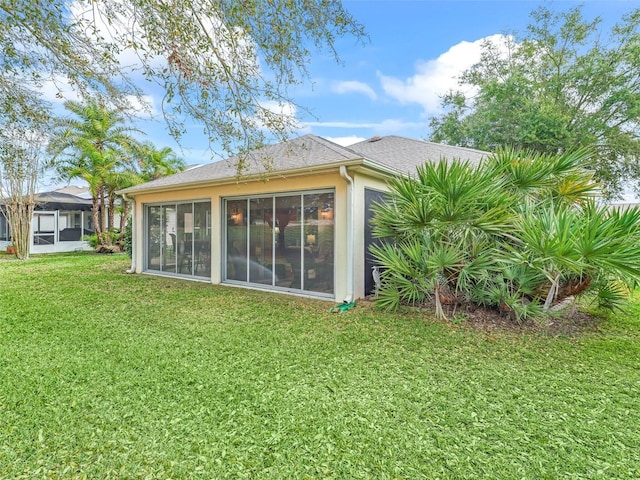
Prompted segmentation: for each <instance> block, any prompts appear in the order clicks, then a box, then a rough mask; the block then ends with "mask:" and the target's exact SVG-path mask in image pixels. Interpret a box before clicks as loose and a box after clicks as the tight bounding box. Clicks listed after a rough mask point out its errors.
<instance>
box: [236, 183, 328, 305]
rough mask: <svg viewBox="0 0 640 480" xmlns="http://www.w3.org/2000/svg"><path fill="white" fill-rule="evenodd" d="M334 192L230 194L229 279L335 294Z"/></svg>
mask: <svg viewBox="0 0 640 480" xmlns="http://www.w3.org/2000/svg"><path fill="white" fill-rule="evenodd" d="M334 196H335V195H334V192H333V191H318V192H304V193H292V194H281V195H267V196H256V197H245V198H233V199H226V200H225V201H224V215H225V218H226V232H225V242H224V247H225V259H226V263H225V265H226V268H225V272H224V280H225V281H227V282H230V283H244V284H253V285H256V286H262V287H271V288H274V289H285V290H294V291H302V292H307V293H313V294H317V295H332V294H333V293H334V260H333V259H334V218H333V214H334Z"/></svg>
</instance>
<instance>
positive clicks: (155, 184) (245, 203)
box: [120, 135, 487, 301]
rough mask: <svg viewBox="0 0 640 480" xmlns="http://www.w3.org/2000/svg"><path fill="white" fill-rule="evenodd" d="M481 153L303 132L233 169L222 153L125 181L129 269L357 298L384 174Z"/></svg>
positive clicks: (366, 288)
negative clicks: (345, 143) (140, 180)
mask: <svg viewBox="0 0 640 480" xmlns="http://www.w3.org/2000/svg"><path fill="white" fill-rule="evenodd" d="M485 155H487V154H486V152H481V151H478V150H472V149H467V148H459V147H451V146H447V145H440V144H435V143H429V142H424V141H421V140H413V139H408V138H402V137H397V136H388V137H382V138H380V137H374V138H372V139H370V140H366V141H364V142H360V143H357V144H355V145H351V146H349V147H342V146H339V145H337V144H335V143H332V142H330V141H328V140H325V139H324V138H321V137H317V136H314V135H305V136H303V137H300V138H296V139H293V140H290V141H288V142H284V143H280V144H277V145H273V146H269V147H265V148H263V149H261V150H258V151H255V152H253V153H252V154H250V155H249V156H248V157H247V158H246V165H247V170H246V171H244V172H243V173H242V175H241V176H238V175H237V172H236V167H235V165H236V159H234V158H232V159H230V160H228V161H221V162H217V163H211V164H207V165H203V166H201V167H198V168H195V169H191V170H188V171H184V172H181V173H178V174H175V175H172V176H169V177H164V178H161V179H158V180H154V181H152V182H148V183H145V184H142V185H137V186H134V187H131V188H127V189H124V190H122V191H121V192H120V193H122V194H124V195H125V196H126V198H127V199H129V200H132V201H133V202H134V208H133V209H132V210H133V215H134V220H133V259H132V271H134V272H143V273H149V274H159V275H170V276H177V277H182V278H190V279H197V280H202V281H208V282H211V283H214V284H219V283H223V284H228V285H237V286H244V287H249V288H259V289H267V290H273V291H278V292H289V293H295V294H301V295H306V296H314V297H319V298H327V299H331V300H335V301H343V300H346V301H350V300H353V299H356V298H361V297H364V296H366V295H367V294H369V293H370V292H371V291H372V289H373V280H372V275H371V274H372V272H371V266H372V261H371V258H369V255H368V246H369V244H370V243H371V242H372V241H373V240H372V236H371V228H370V226H369V221H368V220H369V219H370V217H371V212H370V209H371V206H372V204H373V203H374V202H375V201H378V200H380V199H382V198H383V196H384V192H385V191H387V182H388V180H389V179H390V178H392V177H394V176H397V175H407V174H412V173H414V172H415V170H416V167H417V166H419V165H421V164H424V163H425V162H435V161H439V160H440V159H447V160H452V159H454V158H456V159H457V158H459V159H463V160H469V161H470V162H472V163H477V162H479V161H480V159H481V158H483V157H484V156H485ZM265 163H267V164H270V165H272V167H271V168H270V169H267V170H265V167H264V164H265Z"/></svg>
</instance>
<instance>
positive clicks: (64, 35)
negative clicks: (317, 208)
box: [0, 0, 364, 171]
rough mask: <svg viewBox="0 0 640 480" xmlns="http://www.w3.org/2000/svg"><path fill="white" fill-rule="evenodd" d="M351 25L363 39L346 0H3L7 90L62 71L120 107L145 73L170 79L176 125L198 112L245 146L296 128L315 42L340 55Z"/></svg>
mask: <svg viewBox="0 0 640 480" xmlns="http://www.w3.org/2000/svg"><path fill="white" fill-rule="evenodd" d="M349 34H350V35H353V36H354V37H355V38H356V40H362V39H363V38H364V33H363V28H362V26H361V25H359V24H358V23H357V22H356V21H355V20H354V19H353V18H352V17H351V15H350V14H349V13H348V12H347V11H346V10H345V9H344V8H343V7H342V5H341V2H339V1H338V0H310V1H305V2H291V1H288V0H270V1H263V0H246V1H242V2H235V1H231V2H229V1H222V0H202V1H193V0H170V1H159V0H101V1H93V0H75V1H71V0H0V68H1V69H2V70H3V75H2V76H1V77H0V95H4V96H8V95H10V94H11V92H13V91H14V89H15V87H16V85H19V86H22V87H23V88H25V89H26V90H27V91H30V92H34V91H37V90H38V88H40V86H41V85H42V83H43V82H45V81H54V82H55V81H58V82H62V83H64V82H68V83H71V84H72V85H73V86H74V87H75V88H76V89H78V90H80V91H81V92H82V93H83V94H88V93H91V94H92V95H94V96H95V95H98V94H99V95H103V96H105V98H108V100H109V101H110V102H111V103H112V104H113V105H115V106H118V107H123V106H124V105H126V103H127V100H128V98H129V97H128V95H130V94H137V95H139V98H141V97H140V92H139V91H138V90H137V89H136V88H135V86H134V80H135V81H137V80H138V79H139V78H140V77H143V78H145V79H147V80H149V81H152V82H155V83H157V84H159V85H160V86H161V87H162V88H163V89H164V91H165V97H164V100H163V104H162V111H163V114H164V116H165V119H166V120H167V122H168V126H169V129H170V131H171V133H172V134H173V135H174V136H176V137H179V136H180V134H181V133H182V132H183V131H184V122H185V121H186V120H189V121H192V120H194V119H195V120H196V121H197V122H199V123H200V124H201V125H202V127H203V130H204V133H205V135H207V136H208V138H209V140H210V141H211V142H212V143H215V144H221V145H222V146H223V148H224V149H225V150H226V153H237V152H238V151H247V150H253V149H254V148H255V147H256V146H259V145H261V144H262V143H263V142H264V141H265V139H266V137H267V136H268V135H271V136H275V137H277V138H278V139H281V138H283V137H284V136H285V135H286V134H287V133H289V132H290V129H291V127H292V126H293V122H294V119H293V117H292V116H291V115H290V113H291V109H290V108H289V107H290V103H291V100H290V98H289V95H288V87H290V86H292V85H294V84H296V83H298V81H299V79H300V77H301V76H305V75H306V74H307V71H306V66H307V63H308V61H309V58H310V53H311V52H310V49H311V48H320V49H328V50H329V51H330V52H331V53H332V54H333V55H335V56H336V58H337V53H336V50H335V44H336V39H337V38H338V37H339V36H344V35H349ZM46 107H47V105H46V104H45V102H43V101H41V102H40V108H42V109H45V108H46ZM240 158H242V157H240ZM238 168H239V170H240V171H242V169H243V165H242V164H239V165H238Z"/></svg>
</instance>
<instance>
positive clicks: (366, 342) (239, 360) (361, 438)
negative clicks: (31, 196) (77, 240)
mask: <svg viewBox="0 0 640 480" xmlns="http://www.w3.org/2000/svg"><path fill="white" fill-rule="evenodd" d="M126 267H127V260H126V259H124V258H123V257H121V256H110V257H109V256H98V255H93V254H77V255H60V256H48V257H40V258H34V259H32V260H30V261H28V262H18V261H0V478H12V479H14V478H29V479H31V478H207V479H209V478H234V479H236V478H258V479H265V478H267V479H268V478H277V479H281V478H282V479H284V478H286V479H305V478H308V479H312V478H340V479H343V478H376V479H385V478H394V479H396V478H398V479H400V478H407V479H420V478H425V479H436V478H442V479H449V478H450V479H465V478H473V479H477V478H492V479H499V478H505V479H513V478H525V479H529V478H531V479H544V478H549V479H558V478H571V479H577V478H602V479H605V478H606V479H614V478H618V479H631V478H638V477H640V429H638V425H640V368H639V364H638V360H639V358H640V320H639V317H640V302H636V303H635V304H634V305H633V306H632V308H631V309H630V311H629V312H628V313H627V314H625V315H618V316H616V317H614V318H611V319H609V320H607V321H606V322H605V323H603V324H602V325H601V326H600V328H599V329H598V331H591V332H587V333H584V334H582V335H579V336H574V337H560V338H551V337H549V336H544V335H541V334H517V333H496V332H493V333H484V332H477V331H472V330H470V329H468V328H465V326H464V322H462V324H461V325H453V324H449V325H448V324H444V323H439V322H435V321H433V320H431V319H430V317H428V316H426V315H424V314H421V313H419V312H412V313H409V314H403V315H390V314H383V313H380V312H377V311H375V310H374V309H373V308H371V307H369V306H367V305H363V304H359V305H358V306H357V307H356V308H355V309H352V310H349V311H348V312H345V313H343V314H332V313H329V312H328V309H329V307H330V306H331V305H330V304H327V303H326V302H320V301H313V300H305V299H300V298H296V297H289V296H282V295H273V294H268V293H264V292H257V291H248V290H242V289H237V288H229V287H223V286H211V285H207V284H202V283H193V282H187V281H181V280H175V279H167V278H160V277H151V276H143V275H126V274H124V273H123V272H124V270H125V269H126Z"/></svg>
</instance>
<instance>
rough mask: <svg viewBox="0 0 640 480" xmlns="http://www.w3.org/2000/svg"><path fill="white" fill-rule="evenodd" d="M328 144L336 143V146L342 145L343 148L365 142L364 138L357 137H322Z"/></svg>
mask: <svg viewBox="0 0 640 480" xmlns="http://www.w3.org/2000/svg"><path fill="white" fill-rule="evenodd" d="M324 138H326V139H327V140H329V141H330V142H333V143H337V144H338V145H342V146H343V147H348V146H349V145H353V144H354V143H358V142H362V141H364V140H366V138H364V137H358V136H356V135H349V136H347V137H324Z"/></svg>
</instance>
